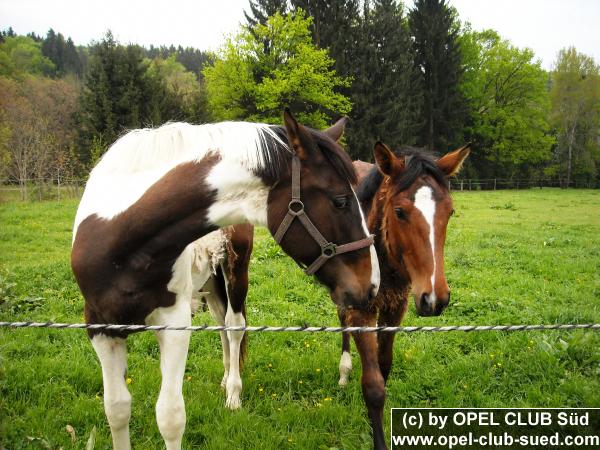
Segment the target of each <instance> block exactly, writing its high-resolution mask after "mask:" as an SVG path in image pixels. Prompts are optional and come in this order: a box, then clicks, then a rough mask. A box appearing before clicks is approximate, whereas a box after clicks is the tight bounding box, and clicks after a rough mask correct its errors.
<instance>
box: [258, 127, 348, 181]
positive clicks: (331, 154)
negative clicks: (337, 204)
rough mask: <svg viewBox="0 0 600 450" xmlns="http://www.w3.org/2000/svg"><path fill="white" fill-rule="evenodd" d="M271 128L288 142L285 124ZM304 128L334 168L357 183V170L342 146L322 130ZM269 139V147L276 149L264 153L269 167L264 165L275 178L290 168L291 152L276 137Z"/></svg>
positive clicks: (272, 177) (267, 171)
mask: <svg viewBox="0 0 600 450" xmlns="http://www.w3.org/2000/svg"><path fill="white" fill-rule="evenodd" d="M271 129H272V130H273V131H274V132H275V134H276V135H277V137H278V138H279V139H281V141H282V142H285V143H286V144H287V142H288V137H287V132H286V130H285V128H284V127H283V126H276V125H274V126H272V127H271ZM304 130H306V131H307V132H308V133H309V134H310V136H311V138H312V139H313V141H314V142H315V144H317V146H318V147H319V149H320V150H321V151H322V152H323V156H324V157H325V159H326V160H327V161H328V162H329V163H330V164H331V166H332V167H333V168H334V170H335V171H336V172H337V173H339V174H340V175H341V176H342V177H343V178H344V179H346V180H348V181H349V182H350V183H351V184H354V183H356V180H357V177H356V171H355V170H354V166H353V165H352V160H351V159H350V156H348V154H347V153H346V151H345V150H344V149H343V148H342V146H341V145H339V144H338V143H337V142H335V141H334V140H333V139H331V138H330V137H329V136H327V135H326V134H325V133H323V132H322V131H318V130H314V129H312V128H308V127H304ZM269 141H270V142H269V145H268V147H269V148H271V149H274V150H275V151H270V152H269V155H264V156H265V158H264V159H265V161H267V162H268V164H267V166H268V167H264V168H263V171H264V172H265V173H266V174H267V175H268V176H269V177H270V178H271V179H274V180H275V179H278V178H279V177H280V176H281V173H282V172H284V171H287V170H288V167H289V164H290V158H289V155H290V152H289V149H288V148H287V147H283V146H282V145H281V144H280V143H278V142H277V141H275V139H273V138H269Z"/></svg>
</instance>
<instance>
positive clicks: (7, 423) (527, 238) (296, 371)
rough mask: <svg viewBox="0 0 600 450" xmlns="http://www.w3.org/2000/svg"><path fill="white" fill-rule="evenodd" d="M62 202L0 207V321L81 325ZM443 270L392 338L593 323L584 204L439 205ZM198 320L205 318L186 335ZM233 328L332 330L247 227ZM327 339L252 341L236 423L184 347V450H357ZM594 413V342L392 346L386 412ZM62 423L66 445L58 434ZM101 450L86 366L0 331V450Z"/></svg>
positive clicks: (510, 200) (358, 416)
mask: <svg viewBox="0 0 600 450" xmlns="http://www.w3.org/2000/svg"><path fill="white" fill-rule="evenodd" d="M76 207H77V202H76V201H66V202H63V203H56V202H42V203H20V202H5V203H2V204H0V320H11V321H12V320H22V319H28V320H41V321H45V320H52V321H64V322H81V321H82V311H83V300H82V298H81V296H80V294H79V291H78V289H77V286H76V284H75V282H74V279H73V277H72V275H71V271H70V267H69V250H70V242H71V225H72V221H73V217H74V213H75V210H76ZM455 208H456V211H457V214H456V215H455V216H454V218H453V219H452V222H451V224H450V227H449V230H448V242H447V247H446V250H447V251H446V271H447V277H448V280H449V283H450V286H451V288H452V300H453V301H452V304H451V306H450V308H448V310H447V311H446V312H445V313H444V315H443V316H441V317H434V318H419V317H417V316H416V314H415V313H414V306H413V305H412V304H411V310H410V311H409V314H407V317H406V320H405V322H404V324H405V325H446V324H537V323H588V322H600V237H599V236H600V192H599V191H583V190H578V191H574V190H573V191H561V190H554V189H543V190H529V191H503V192H501V191H497V192H469V193H455ZM205 322H209V323H210V318H209V317H208V315H207V313H202V314H200V315H199V316H197V317H196V318H195V319H194V323H197V324H200V323H205ZM248 322H249V324H251V325H259V324H268V325H271V324H272V325H300V324H310V325H335V324H336V323H337V322H336V314H335V310H334V307H333V304H332V303H331V300H330V299H329V297H328V295H327V293H326V291H325V290H324V289H323V288H321V287H320V286H318V285H317V284H316V283H314V282H313V281H312V280H311V279H310V278H309V277H306V276H304V274H303V273H302V271H301V270H300V269H298V268H297V267H296V266H295V264H294V263H293V262H292V261H291V260H290V259H289V258H288V257H286V256H284V255H283V254H282V253H281V251H280V250H279V249H278V247H276V246H275V244H274V243H273V241H272V239H271V238H270V237H268V235H267V233H266V231H265V230H262V229H261V230H258V232H257V237H256V243H255V252H254V254H253V260H252V264H251V285H250V292H249V299H248ZM339 343H340V336H339V335H330V334H322V333H321V334H300V333H293V334H292V333H280V334H273V333H255V334H251V335H250V338H249V358H248V361H247V364H246V367H245V368H244V371H243V373H242V379H243V382H244V390H243V394H242V400H243V407H242V410H240V411H237V412H231V411H229V410H227V409H226V408H225V407H224V401H225V397H224V393H223V391H222V390H221V389H220V388H219V382H220V380H221V376H222V365H221V350H220V342H219V337H218V334H216V333H195V334H194V335H193V336H192V341H191V346H190V354H189V359H188V365H187V370H186V381H185V384H184V396H185V399H186V406H187V414H188V424H187V428H186V434H185V436H184V446H185V447H186V448H200V447H202V448H207V449H227V448H258V447H261V448H273V449H281V448H306V449H319V448H321V449H328V448H332V447H334V448H339V449H342V448H344V449H362V448H370V445H371V439H370V436H369V431H370V429H369V425H368V421H367V419H366V413H365V408H364V405H363V401H362V396H361V392H360V385H359V366H360V363H359V359H358V357H357V355H356V352H354V353H353V360H354V365H355V369H354V371H353V378H352V380H351V382H350V385H349V386H347V387H346V388H344V389H341V388H339V387H338V386H337V377H338V374H337V364H338V357H339ZM128 376H129V377H130V378H131V381H132V382H131V385H130V389H131V392H132V395H133V398H134V403H133V413H132V422H131V437H132V443H133V446H134V448H138V449H154V448H157V449H158V448H163V444H162V439H161V437H160V434H159V432H158V429H157V427H156V424H155V421H154V403H155V401H156V398H157V394H158V387H159V383H160V374H159V367H158V348H157V345H156V341H155V338H154V336H153V335H152V334H151V333H139V334H137V335H134V336H132V337H130V339H129V372H128ZM408 406H437V407H461V406H481V407H484V406H485V407H500V406H506V407H517V406H538V407H541V406H547V407H554V406H589V407H592V406H593V407H599V406H600V334H598V333H595V332H582V331H579V332H554V331H550V332H526V333H525V332H519V333H512V334H510V333H499V332H486V333H473V334H466V333H447V334H432V333H429V334H425V333H423V334H413V335H398V337H397V340H396V346H395V365H394V368H393V371H392V374H391V377H390V381H389V384H388V398H387V402H386V413H385V417H386V430H387V431H386V432H388V433H389V423H388V418H389V408H390V407H408ZM67 425H71V426H72V427H73V428H74V429H75V432H76V440H75V442H74V443H72V441H71V437H70V435H69V433H67V431H66V429H65V427H66V426H67ZM94 427H96V429H97V435H96V447H95V448H97V449H98V448H100V449H104V448H110V446H111V445H110V433H109V429H108V425H107V423H106V419H105V417H104V412H103V408H102V380H101V373H100V368H99V364H98V361H97V359H96V357H95V354H94V353H93V350H92V348H91V345H90V344H89V342H88V340H87V337H86V335H85V333H84V332H83V331H77V330H71V331H58V330H55V331H52V330H42V329H39V330H31V329H28V330H8V329H2V330H0V448H2V447H4V448H6V449H11V450H13V449H25V448H27V449H38V448H52V449H57V448H60V447H62V448H63V449H69V448H80V449H81V448H85V443H86V441H87V439H88V436H89V435H90V433H91V432H92V429H93V428H94Z"/></svg>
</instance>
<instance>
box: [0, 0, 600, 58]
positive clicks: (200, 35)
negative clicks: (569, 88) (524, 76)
mask: <svg viewBox="0 0 600 450" xmlns="http://www.w3.org/2000/svg"><path fill="white" fill-rule="evenodd" d="M449 2H450V4H451V5H454V6H455V7H456V8H457V9H458V12H459V15H460V18H461V20H462V21H469V22H471V24H472V26H473V28H474V29H476V30H480V29H484V28H493V29H495V30H497V31H499V32H500V34H501V35H502V37H504V38H507V39H509V40H511V41H512V42H513V44H515V45H517V46H519V47H529V48H532V49H533V50H534V51H535V53H536V55H537V57H539V58H540V59H541V60H542V63H543V66H544V67H545V68H546V69H549V68H551V66H552V63H553V61H554V59H555V57H556V53H557V52H558V50H559V49H561V48H562V47H566V46H569V45H574V46H575V47H576V48H577V50H579V51H580V52H583V53H586V54H588V55H591V56H593V57H594V58H595V60H596V62H600V0H449ZM405 3H406V4H407V5H408V6H409V7H410V6H412V3H413V1H412V0H407V1H406V2H405ZM247 5H248V0H217V1H213V0H162V1H157V0H145V1H141V0H119V1H116V0H102V1H93V2H92V1H86V0H78V1H76V0H0V28H1V29H6V28H8V27H9V26H12V27H13V29H14V30H15V32H16V33H18V34H26V33H28V32H30V31H34V32H35V33H37V34H39V35H42V36H45V34H46V32H47V31H48V29H49V28H53V29H54V30H55V31H57V32H61V33H63V34H64V35H65V36H71V37H72V38H73V40H74V41H75V44H88V43H89V42H90V41H92V40H99V39H100V38H101V37H102V36H103V34H104V33H105V31H106V30H107V29H111V30H112V32H113V34H114V35H115V37H116V38H117V39H118V40H119V41H120V42H121V43H137V44H141V45H144V46H149V45H150V44H154V45H170V44H175V45H179V44H181V45H183V46H191V47H196V48H199V49H202V50H206V49H216V48H217V47H218V46H219V45H220V43H221V42H223V37H224V35H226V34H230V33H232V32H234V31H235V30H236V29H237V27H238V25H239V24H240V23H241V22H243V21H244V15H243V10H244V8H246V7H247Z"/></svg>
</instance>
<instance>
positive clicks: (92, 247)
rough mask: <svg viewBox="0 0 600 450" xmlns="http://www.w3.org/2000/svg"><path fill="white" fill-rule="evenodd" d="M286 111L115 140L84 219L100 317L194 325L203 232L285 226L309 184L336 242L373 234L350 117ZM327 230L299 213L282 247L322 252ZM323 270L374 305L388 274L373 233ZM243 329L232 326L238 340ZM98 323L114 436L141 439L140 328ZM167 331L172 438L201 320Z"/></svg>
mask: <svg viewBox="0 0 600 450" xmlns="http://www.w3.org/2000/svg"><path fill="white" fill-rule="evenodd" d="M284 123H285V127H284V128H282V127H273V126H269V125H263V124H252V123H243V122H235V123H231V122H229V123H228V122H225V123H220V124H213V125H202V126H194V125H189V124H180V123H176V124H169V125H165V126H163V127H160V128H158V129H146V130H137V131H133V132H130V133H128V134H126V135H125V136H123V137H122V138H121V139H119V140H118V141H117V142H115V143H114V144H113V145H112V146H111V148H110V149H109V150H108V151H107V153H106V154H105V155H104V156H103V158H102V159H101V160H100V162H99V163H98V165H97V166H96V167H95V168H94V169H93V170H92V172H91V173H90V178H89V180H88V183H87V185H86V188H85V191H84V194H83V197H82V199H81V203H80V205H79V208H78V211H77V215H76V218H75V224H74V230H73V249H72V254H71V265H72V268H73V272H74V274H75V278H76V280H77V283H78V284H79V287H80V289H81V291H82V293H83V296H84V298H85V318H86V322H87V323H91V324H93V323H121V324H155V325H175V326H186V325H189V324H190V323H191V309H190V305H191V297H192V289H193V281H192V276H191V270H190V268H191V267H192V258H193V252H192V250H191V248H190V247H189V244H190V243H192V242H193V241H195V240H196V239H198V238H200V237H202V236H203V235H205V234H207V233H209V232H211V231H213V230H216V229H217V228H220V227H223V226H227V225H231V224H235V223H243V222H250V223H254V224H259V225H265V226H268V228H269V229H270V230H271V232H272V233H275V231H276V230H277V228H278V226H279V224H280V223H281V222H282V221H283V220H284V219H285V217H286V216H287V215H289V209H290V208H288V204H289V203H290V198H291V197H292V198H293V194H294V193H297V192H301V193H302V194H303V195H304V198H305V204H304V211H305V213H306V216H307V217H310V219H311V220H312V223H314V225H315V227H316V229H318V230H319V231H320V233H321V234H322V235H323V236H325V237H326V239H327V240H328V241H329V242H333V243H336V244H345V243H348V242H356V241H361V242H366V241H368V237H367V230H366V225H365V224H364V220H362V215H361V211H360V207H359V205H358V202H357V200H356V197H355V195H354V192H353V191H352V188H351V183H353V182H355V181H356V175H355V173H354V169H353V167H352V163H351V161H350V159H349V157H348V156H347V154H346V153H345V152H344V151H343V149H342V148H341V147H340V146H339V145H338V144H336V142H335V140H336V137H335V134H336V133H337V128H338V127H337V126H334V127H332V129H330V130H325V132H318V131H315V130H312V129H309V128H306V127H304V126H302V125H300V124H298V123H297V121H296V120H295V119H294V117H293V116H292V115H291V113H290V112H289V111H287V110H286V111H285V113H284ZM330 135H333V136H330ZM332 137H333V138H332ZM294 174H296V176H294ZM293 179H296V180H297V181H296V182H293ZM295 183H297V185H295ZM313 234H314V233H309V232H308V231H307V230H306V229H305V228H304V227H303V226H302V225H301V224H299V223H298V221H294V222H293V223H291V226H290V227H289V230H288V232H287V233H286V235H285V236H284V237H283V239H281V241H280V243H281V247H282V249H283V250H284V251H285V252H286V253H288V254H289V255H290V256H291V257H292V258H293V259H294V260H295V261H297V262H298V263H299V264H302V265H306V266H308V265H310V264H311V263H313V262H314V261H315V260H317V259H319V258H320V257H321V254H322V253H323V251H322V248H321V247H320V246H319V245H318V244H317V243H316V242H315V241H314V236H313ZM317 278H318V279H319V280H320V281H321V282H322V283H324V284H325V285H326V286H327V288H328V289H329V290H330V292H331V295H332V297H333V298H334V299H335V300H336V302H337V303H338V304H339V305H346V306H348V307H351V306H360V307H366V305H367V304H368V302H369V300H370V298H371V297H372V296H373V295H375V294H376V293H377V290H378V285H379V268H378V263H377V258H376V255H375V251H374V249H373V246H372V245H368V244H367V245H366V246H361V247H360V248H358V249H356V250H354V251H352V252H348V253H344V254H341V255H338V256H335V257H333V258H330V259H328V260H327V262H326V263H325V264H324V265H323V266H322V267H321V268H320V270H319V272H318V273H317ZM231 306H232V312H231V314H228V316H229V317H228V318H226V324H227V325H244V324H245V320H244V317H243V314H242V313H241V311H236V310H235V309H234V308H233V306H234V305H231ZM227 319H228V320H227ZM240 334H242V333H241V332H235V331H234V332H229V333H228V335H229V336H230V338H232V339H234V340H237V339H238V337H236V336H239V335H240ZM89 335H90V338H91V341H92V346H93V347H94V349H95V350H96V353H97V355H98V358H99V359H100V363H101V365H102V375H103V382H104V408H105V412H106V415H107V418H108V422H109V425H110V428H111V433H112V438H113V445H114V448H115V449H117V450H123V449H129V448H130V441H129V418H130V415H131V395H130V394H129V391H128V390H127V384H126V383H125V377H124V376H125V371H126V345H125V338H126V337H127V332H122V331H109V330H104V331H97V330H89ZM156 335H157V339H158V342H159V346H160V352H161V361H160V368H161V373H162V384H161V390H160V394H159V397H158V401H157V404H156V419H157V423H158V427H159V430H160V433H161V435H162V436H163V439H164V441H165V444H166V447H167V449H169V450H171V449H179V448H181V441H182V436H183V431H184V428H185V421H186V415H185V407H184V400H183V395H182V382H183V374H184V369H185V361H186V358H187V352H188V345H189V338H190V333H189V332H188V331H159V332H157V333H156Z"/></svg>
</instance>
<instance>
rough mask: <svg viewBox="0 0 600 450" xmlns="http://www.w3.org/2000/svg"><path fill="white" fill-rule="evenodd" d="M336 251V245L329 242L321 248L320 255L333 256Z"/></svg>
mask: <svg viewBox="0 0 600 450" xmlns="http://www.w3.org/2000/svg"><path fill="white" fill-rule="evenodd" d="M336 253H337V245H336V244H334V243H333V242H329V243H327V244H325V245H324V246H323V247H322V248H321V255H322V256H324V257H325V258H333V257H334V256H335V255H336Z"/></svg>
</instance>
